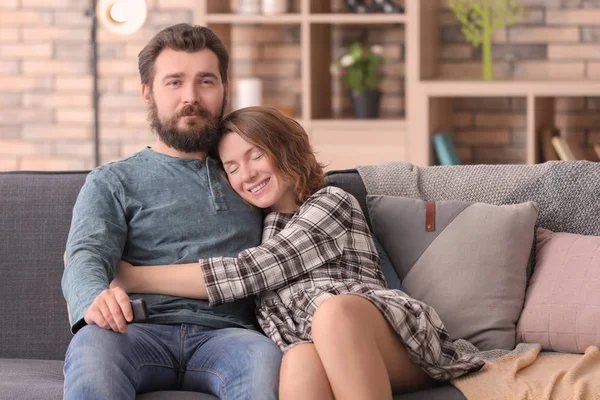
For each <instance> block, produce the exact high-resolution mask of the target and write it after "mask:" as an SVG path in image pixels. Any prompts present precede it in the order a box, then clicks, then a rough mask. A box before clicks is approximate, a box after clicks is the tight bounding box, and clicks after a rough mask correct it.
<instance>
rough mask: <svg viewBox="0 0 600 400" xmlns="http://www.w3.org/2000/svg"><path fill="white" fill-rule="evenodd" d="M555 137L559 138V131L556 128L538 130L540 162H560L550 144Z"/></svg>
mask: <svg viewBox="0 0 600 400" xmlns="http://www.w3.org/2000/svg"><path fill="white" fill-rule="evenodd" d="M555 136H560V131H559V130H558V129H557V128H542V129H540V131H539V138H540V159H541V161H542V162H545V161H554V160H560V157H559V156H558V154H557V153H556V150H555V149H554V145H553V144H552V138H553V137H555Z"/></svg>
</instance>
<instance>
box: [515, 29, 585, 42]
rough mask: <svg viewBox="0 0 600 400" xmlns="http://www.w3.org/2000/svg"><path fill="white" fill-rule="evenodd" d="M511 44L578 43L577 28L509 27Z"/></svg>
mask: <svg viewBox="0 0 600 400" xmlns="http://www.w3.org/2000/svg"><path fill="white" fill-rule="evenodd" d="M508 38H509V41H510V42H511V43H561V42H579V28H578V27H572V28H568V27H548V26H543V27H531V26H528V27H511V28H510V32H509V34H508Z"/></svg>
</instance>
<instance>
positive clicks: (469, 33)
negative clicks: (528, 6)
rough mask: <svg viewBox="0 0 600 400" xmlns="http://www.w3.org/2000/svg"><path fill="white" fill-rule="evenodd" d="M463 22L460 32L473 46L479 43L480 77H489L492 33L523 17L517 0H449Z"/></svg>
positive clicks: (490, 76)
mask: <svg viewBox="0 0 600 400" xmlns="http://www.w3.org/2000/svg"><path fill="white" fill-rule="evenodd" d="M448 6H449V7H450V8H451V9H452V11H454V14H455V15H456V18H458V20H459V21H460V22H461V23H462V33H463V35H465V39H467V41H468V42H470V43H471V44H472V45H473V47H478V46H479V45H481V49H482V55H481V58H482V61H483V79H485V80H487V81H489V80H492V35H493V34H494V32H495V31H496V30H498V29H500V28H504V27H505V26H506V25H508V24H509V23H514V22H515V21H517V20H519V19H521V18H522V17H523V7H519V6H518V5H517V0H448Z"/></svg>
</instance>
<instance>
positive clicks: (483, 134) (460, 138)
mask: <svg viewBox="0 0 600 400" xmlns="http://www.w3.org/2000/svg"><path fill="white" fill-rule="evenodd" d="M453 136H454V140H456V142H457V143H460V144H462V145H482V144H487V145H490V144H493V145H507V144H509V143H510V142H511V137H510V131H509V130H508V129H499V130H481V129H478V128H475V130H469V131H459V132H455V133H454V135H453Z"/></svg>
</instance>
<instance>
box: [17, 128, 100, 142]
mask: <svg viewBox="0 0 600 400" xmlns="http://www.w3.org/2000/svg"><path fill="white" fill-rule="evenodd" d="M91 137H92V130H91V127H90V126H89V125H74V124H73V125H71V124H69V125H66V124H63V125H48V124H25V125H23V138H24V139H28V140H29V139H31V140H40V139H44V140H55V139H91Z"/></svg>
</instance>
